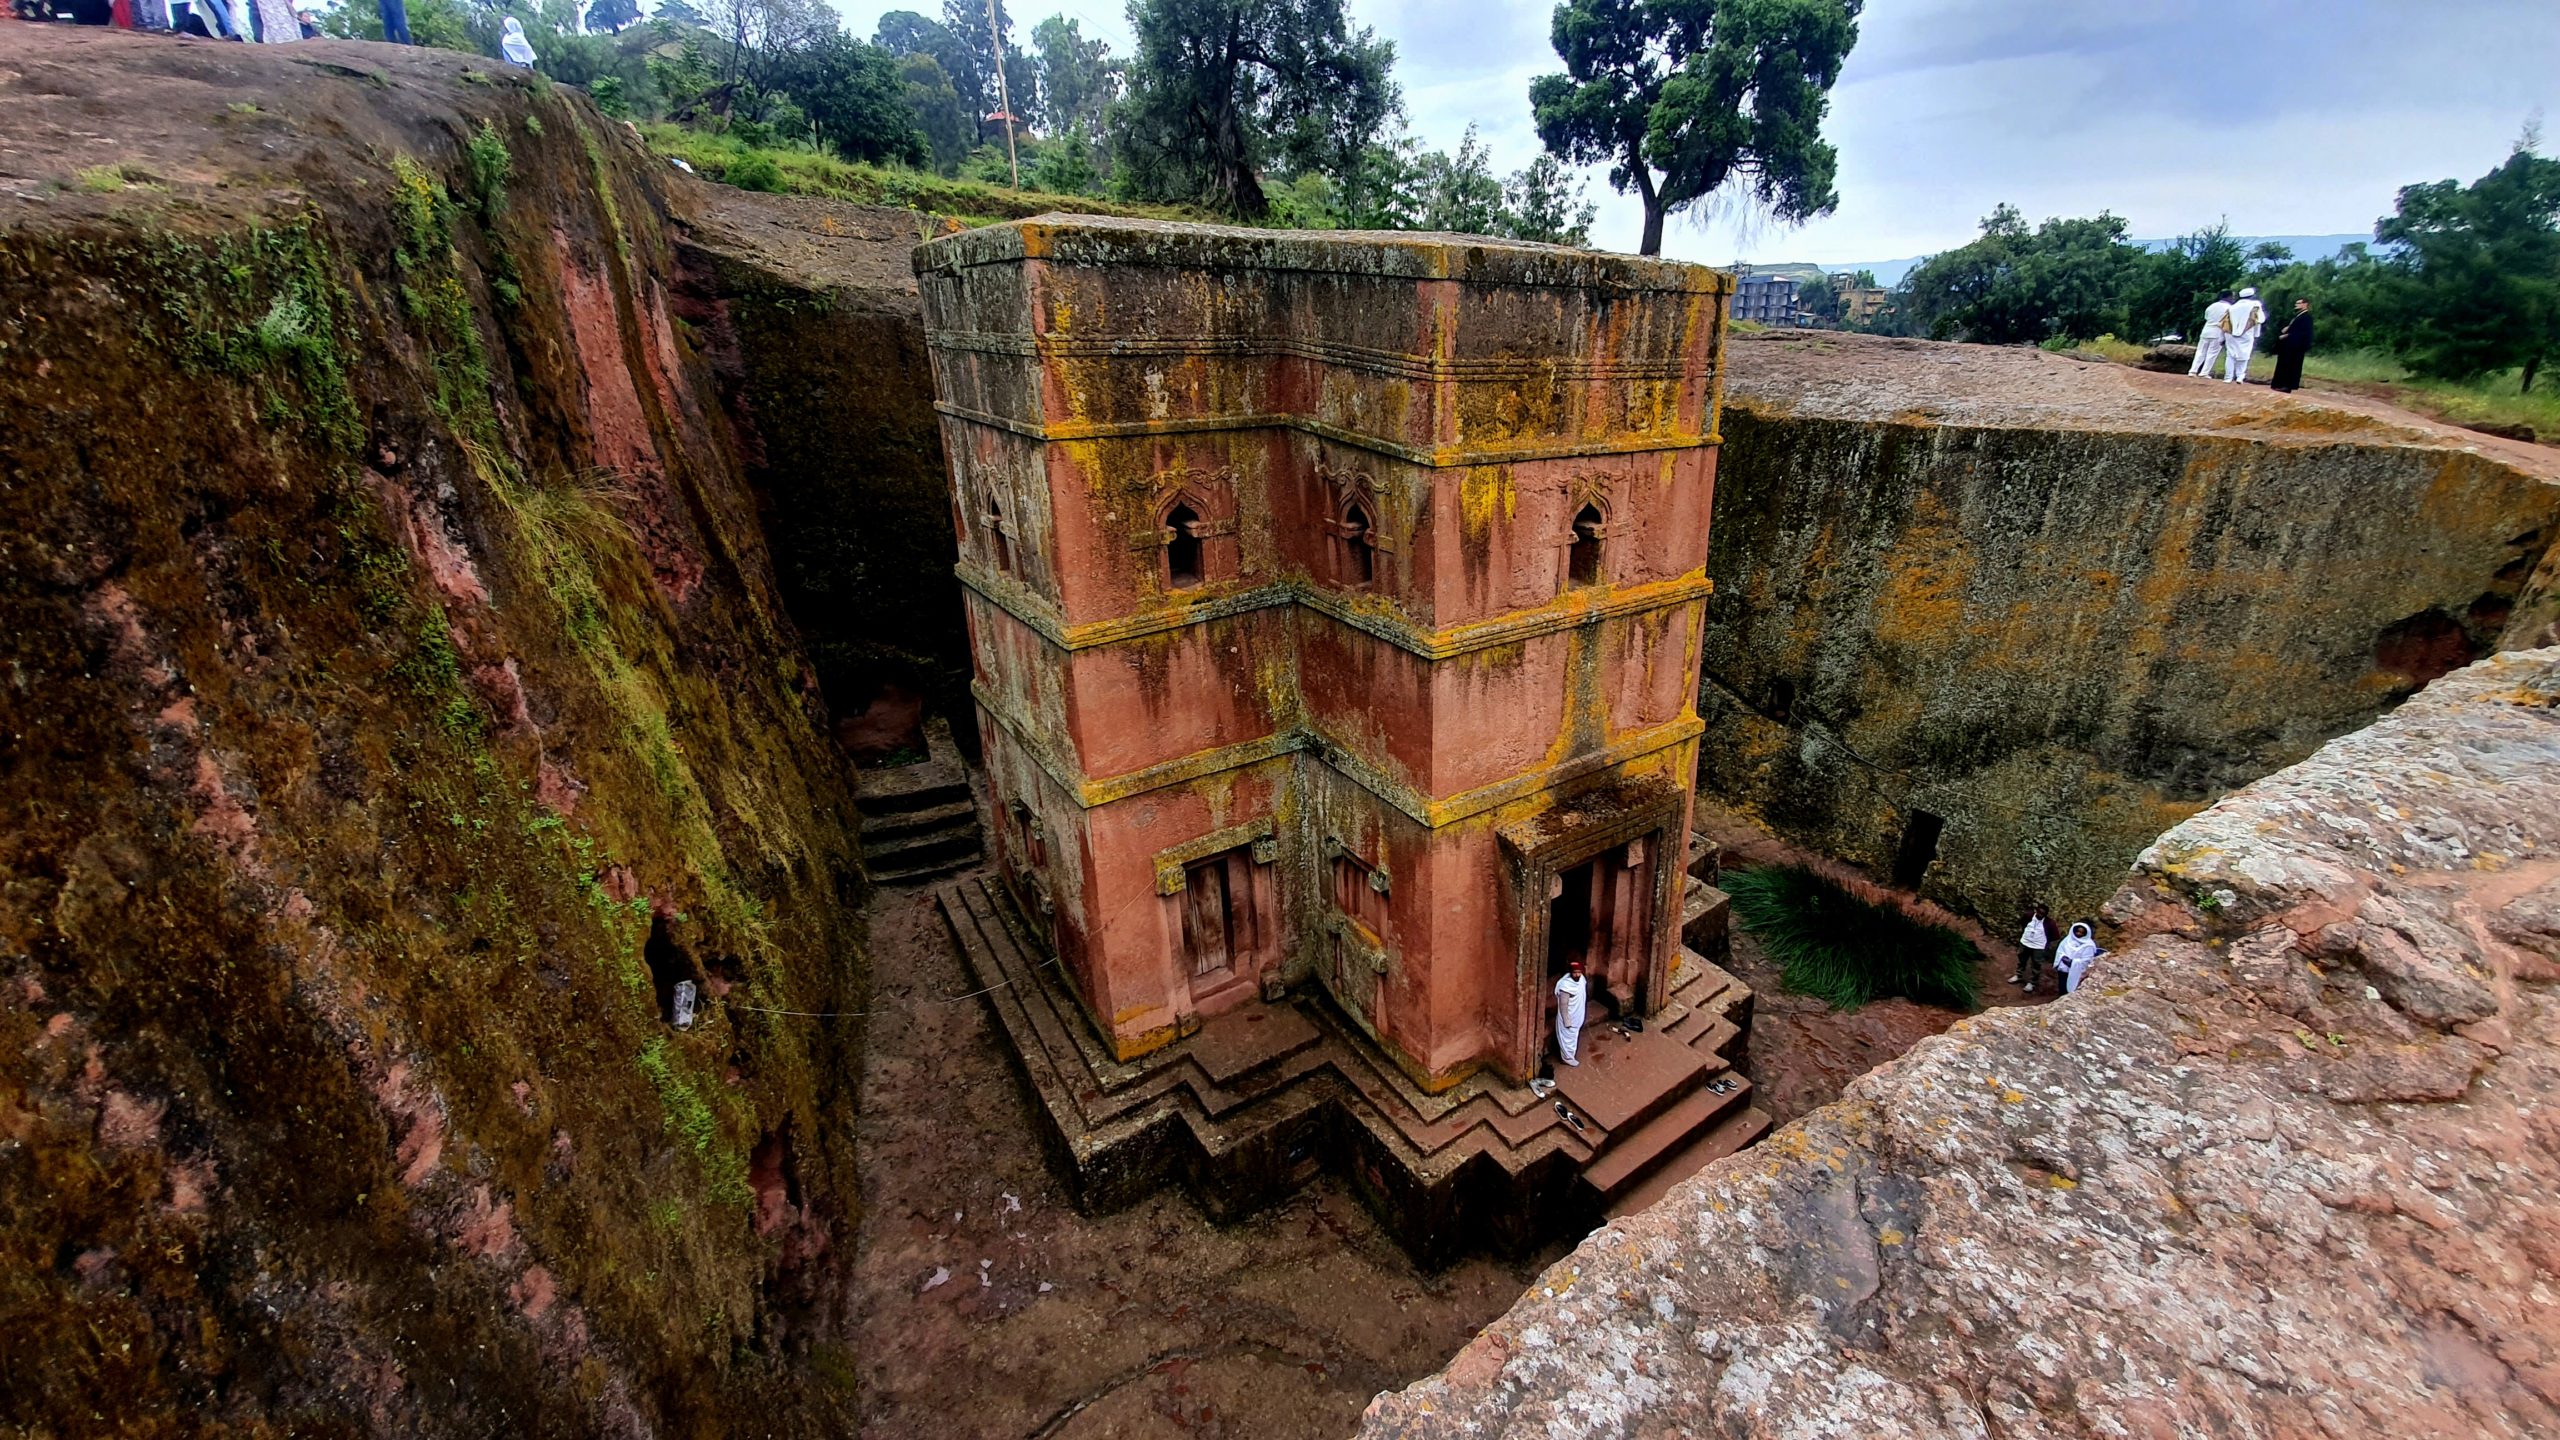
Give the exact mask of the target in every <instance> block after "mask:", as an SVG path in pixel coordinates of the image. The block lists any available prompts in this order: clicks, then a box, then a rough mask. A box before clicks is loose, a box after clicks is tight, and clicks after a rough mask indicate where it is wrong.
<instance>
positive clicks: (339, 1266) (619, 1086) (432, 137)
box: [0, 26, 862, 1435]
mask: <svg viewBox="0 0 2560 1440" xmlns="http://www.w3.org/2000/svg"><path fill="white" fill-rule="evenodd" d="M18 28H19V29H20V30H21V31H23V32H26V34H25V38H23V39H19V38H13V40H12V44H11V50H10V53H9V54H8V55H7V56H6V57H0V64H5V66H6V67H7V69H8V70H9V71H11V72H13V73H12V74H11V75H10V77H9V80H10V83H9V84H7V85H6V86H0V133H6V134H7V135H9V136H10V137H11V138H10V141H9V144H8V148H7V149H6V150H5V151H0V174H4V175H5V177H6V182H7V183H6V184H5V185H0V675H5V683H0V814H4V815H5V817H6V819H5V824H0V1334H5V1335H6V1336H7V1337H8V1343H7V1347H6V1348H7V1351H8V1361H7V1364H6V1365H5V1366H0V1429H6V1430H10V1431H12V1432H13V1433H15V1432H18V1431H19V1430H20V1429H21V1427H24V1428H25V1429H27V1430H30V1431H32V1432H34V1433H44V1434H64V1435H69V1434H118V1435H148V1434H181V1433H187V1434H194V1433H249V1434H269V1433H273V1434H285V1433H295V1434H304V1433H311V1434H330V1433H398V1434H464V1433H469V1434H492V1433H505V1434H518V1433H538V1434H590V1433H619V1434H649V1433H655V1434H703V1435H708V1434H743V1433H818V1432H820V1431H823V1430H827V1429H831V1428H835V1427H837V1426H839V1425H842V1424H844V1423H846V1421H847V1416H848V1414H849V1410H850V1401H851V1396H850V1394H849V1392H848V1391H847V1390H846V1389H844V1388H842V1386H841V1385H840V1384H839V1383H838V1380H837V1377H840V1376H842V1375H844V1374H846V1373H847V1371H846V1367H844V1366H843V1365H842V1364H841V1363H839V1362H838V1361H837V1360H835V1359H834V1358H833V1357H832V1352H831V1350H830V1343H831V1337H832V1336H834V1335H835V1334H837V1333H839V1326H838V1323H837V1322H838V1320H839V1318H840V1310H841V1307H842V1303H843V1301H842V1296H841V1294H840V1293H839V1281H838V1278H837V1277H838V1275H839V1271H838V1268H837V1261H838V1259H839V1256H840V1255H841V1252H842V1251H843V1250H844V1249H846V1248H847V1247H848V1246H849V1234H850V1231H849V1221H850V1219H851V1215H852V1211H853V1207H854V1206H855V1204H856V1196H855V1185H854V1168H853V1158H852V1153H851V1144H850V1131H851V1117H852V1094H851V1085H852V1081H853V1076H854V1074H855V1060H856V1056H855V1055H854V1053H853V1048H854V1043H855V1037H856V1035H857V1034H858V1031H857V1030H856V1029H855V1028H854V1027H853V1024H852V1023H851V1022H838V1021H831V1020H828V1019H824V1018H814V1017H813V1016H810V1015H803V1014H798V1013H789V1012H838V1011H846V1010H856V1009H859V1008H861V989H862V967H861V962H860V949H859V943H860V940H859V936H858V935H857V934H856V933H855V930H854V919H853V917H854V914H855V911H854V908H853V905H852V904H850V903H848V902H852V901H858V900H859V897H860V890H861V885H862V881H861V876H860V865H859V860H858V857H857V855H856V853H855V849H854V844H853V839H852V833H851V822H850V816H851V801H850V795H849V791H848V787H847V784H846V781H845V779H844V775H843V770H842V767H841V763H840V761H839V760H838V758H837V756H836V755H835V753H834V752H833V751H832V749H831V748H830V747H829V745H828V744H827V742H826V739H825V737H824V735H823V733H822V725H821V720H822V715H821V711H820V707H819V706H818V704H817V701H816V699H815V695H816V691H815V687H814V684H813V682H812V679H811V676H810V674H809V670H808V667H807V666H806V665H805V664H804V663H803V661H802V660H801V658H800V651H799V645H798V642H797V640H796V638H795V635H794V633H793V631H792V629H791V628H790V626H789V623H788V621H787V620H786V618H785V616H784V613H783V609H782V605H781V602H780V600H779V598H778V596H777V587H776V585H775V582H774V579H773V576H772V574H771V566H770V563H769V562H768V560H767V558H766V555H765V551H764V548H763V541H762V538H761V535H760V533H759V530H758V528H757V525H756V521H755V514H754V509H753V503H752V500H751V499H750V497H749V494H748V492H747V489H746V486H745V485H744V483H743V480H742V478H741V469H740V465H739V462H738V459H737V456H736V455H735V453H734V449H733V447H732V445H731V443H730V441H729V438H728V437H729V431H728V427H727V426H726V424H725V423H723V421H722V418H721V415H720V413H719V408H718V400H717V397H716V394H715V392H714V389H713V386H712V384H711V382H710V377H709V373H708V370H707V367H706V366H705V364H704V363H703V362H702V361H701V360H700V359H699V358H698V356H697V354H696V352H695V347H694V342H693V341H692V339H691V338H690V337H689V336H688V334H687V329H686V327H685V326H684V325H682V324H681V323H680V322H678V321H677V320H676V319H675V318H674V316H673V315H672V313H671V311H670V308H669V307H670V302H669V292H670V288H671V286H670V279H669V277H670V274H671V269H672V266H671V258H670V254H669V249H668V244H667V241H666V238H665V236H666V230H665V215H664V210H665V203H666V202H665V200H664V198H663V196H662V195H661V194H660V193H659V188H658V187H659V183H660V182H659V177H660V175H661V174H662V173H663V171H662V169H661V167H660V166H659V165H658V164H657V163H655V162H653V161H651V160H650V159H649V158H648V157H647V156H646V155H645V154H644V153H643V152H641V151H640V149H639V148H638V146H637V144H636V143H635V142H634V141H633V140H631V139H630V138H629V137H628V136H627V134H625V133H624V132H623V131H622V130H621V129H620V127H617V126H613V125H611V124H610V123H608V122H605V121H603V120H602V119H601V118H600V117H599V116H597V115H596V114H595V112H594V111H593V110H592V109H591V108H590V107H589V106H587V105H586V103H585V102H584V100H583V99H582V98H580V97H577V96H576V95H574V94H573V93H572V92H568V91H565V90H560V89H555V88H553V87H550V86H547V85H545V84H542V83H541V82H539V81H537V80H535V79H533V78H532V77H530V76H526V75H523V74H522V73H521V72H508V71H504V70H502V69H500V68H498V67H496V66H493V65H490V64H487V63H485V62H480V61H477V60H472V59H468V58H465V57H458V56H452V55H445V54H440V53H436V52H425V51H416V52H412V51H404V50H394V49H391V48H389V47H381V46H359V45H341V44H309V45H300V46H294V47H288V48H283V49H280V50H274V51H269V50H261V49H260V48H259V47H240V46H215V45H199V44H189V43H183V42H172V41H166V40H151V39H144V38H139V37H131V36H124V35H113V34H104V35H102V34H96V33H90V34H79V35H64V34H60V33H57V32H53V31H50V30H45V29H40V28H38V27H24V26H22V27H18ZM101 115H107V116H113V117H116V118H115V119H114V120H113V121H112V123H110V122H103V121H101V120H99V119H98V118H97V117H99V116H101ZM683 980H691V981H693V982H695V984H696V985H697V986H699V987H701V988H702V989H703V990H704V991H705V992H706V995H707V998H706V999H705V1001H704V1004H703V1013H702V1016H701V1018H700V1019H699V1020H697V1021H696V1023H694V1024H693V1025H692V1026H691V1027H690V1028H689V1029H686V1030H681V1031H679V1030H677V1029H675V1028H673V1027H672V1026H671V1025H670V1024H669V1023H668V1020H667V1018H666V1015H667V1011H668V1008H669V1006H670V1003H671V1001H672V998H673V992H674V990H675V987H676V986H677V984H678V983H679V982H680V981H683Z"/></svg>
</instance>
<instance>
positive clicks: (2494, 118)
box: [836, 0, 2560, 264]
mask: <svg viewBox="0 0 2560 1440" xmlns="http://www.w3.org/2000/svg"><path fill="white" fill-rule="evenodd" d="M836 3H837V5H838V8H839V9H841V10H842V11H843V13H844V15H845V18H846V20H847V23H848V25H849V27H850V28H851V29H853V30H854V31H855V32H856V33H858V34H861V35H864V36H866V37H867V36H868V35H869V34H870V33H871V30H872V27H873V24H874V22H875V21H876V20H877V19H878V17H879V15H880V13H881V12H882V11H885V10H893V9H917V10H923V11H926V12H927V13H939V10H940V6H939V5H938V4H933V3H923V4H919V3H916V0H907V3H906V4H903V5H900V4H874V3H864V0H836ZM1008 4H1009V7H1010V9H1011V11H1012V15H1013V19H1014V23H1015V24H1016V26H1017V27H1019V32H1018V35H1019V39H1020V40H1021V41H1022V42H1024V43H1027V42H1028V39H1029V29H1030V26H1031V24H1032V23H1033V22H1035V21H1037V20H1039V19H1040V18H1041V17H1043V16H1046V15H1048V14H1051V13H1053V12H1054V13H1061V14H1065V15H1069V16H1072V17H1075V18H1077V19H1080V20H1081V21H1082V22H1083V24H1084V30H1085V33H1086V34H1088V35H1099V36H1102V37H1103V38H1105V39H1107V40H1109V41H1110V42H1111V44H1112V48H1113V50H1114V52H1115V53H1122V54H1125V53H1127V51H1128V49H1129V35H1130V32H1129V26H1128V21H1127V20H1126V18H1125V16H1124V15H1123V13H1122V8H1121V6H1120V5H1118V4H1116V3H1113V0H1008ZM1352 10H1353V13H1354V14H1355V16H1356V17H1357V18H1358V20H1359V21H1360V22H1361V23H1363V24H1368V25H1373V26H1375V27H1376V28H1377V30H1378V33H1380V34H1381V35H1384V36H1386V37H1388V38H1390V39H1392V40H1394V41H1395V42H1396V78H1397V79H1398V81H1399V82H1400V83H1401V84H1402V85H1403V87H1404V97H1405V108H1406V110H1407V112H1408V114H1409V116H1410V118H1411V121H1412V124H1413V128H1414V131H1415V132H1416V133H1417V134H1418V135H1419V136H1420V137H1421V138H1422V141H1423V143H1424V144H1425V145H1426V146H1430V147H1434V148H1443V149H1454V148H1456V146H1457V143H1458V138H1459V136H1460V135H1461V134H1462V133H1463V132H1464V131H1465V129H1466V127H1467V125H1468V123H1469V122H1470V121H1472V122H1474V123H1475V124H1476V125H1477V126H1478V128H1479V129H1480V130H1481V132H1482V133H1483V135H1484V137H1485V139H1486V141H1487V142H1488V143H1489V144H1490V145H1491V146H1492V149H1493V157H1494V161H1495V164H1496V165H1497V166H1499V167H1500V168H1502V169H1503V170H1505V171H1509V170H1513V169H1517V168H1518V167H1520V166H1522V165H1525V164H1527V163H1528V162H1529V161H1530V160H1531V159H1532V158H1534V157H1535V156H1536V155H1537V153H1538V137H1537V132H1536V131H1535V129H1534V128H1533V127H1532V126H1531V124H1530V119H1529V101H1528V89H1529V80H1530V78H1531V77H1532V76H1534V75H1537V74H1539V73H1541V72H1544V71H1549V70H1554V69H1557V68H1559V66H1558V62H1557V61H1556V58H1555V53H1554V51H1553V50H1552V49H1551V48H1550V47H1549V46H1548V43H1547V26H1548V17H1549V15H1550V14H1551V13H1552V10H1553V4H1552V0H1352ZM2545 112H2552V113H2555V114H2560V0H1869V3H1868V6H1867V13H1866V15H1865V17H1864V18H1863V19H1862V20H1861V21H1860V23H1859V36H1858V46H1857V49H1856V50H1854V51H1853V52H1851V54H1850V56H1849V62H1848V66H1847V68H1846V70H1845V71H1844V72H1843V73H1842V75H1841V77H1840V84H1839V87H1838V88H1837V89H1836V90H1834V91H1833V92H1832V97H1831V118H1830V120H1829V122H1828V123H1827V125H1826V127H1825V131H1826V133H1827V134H1828V135H1829V136H1830V137H1831V139H1832V141H1833V143H1835V144H1836V145H1838V147H1839V150H1840V196H1841V202H1840V209H1839V211H1838V212H1837V213H1835V214H1833V215H1831V216H1829V217H1827V218H1824V219H1820V220H1816V221H1814V222H1812V223H1811V224H1808V225H1805V226H1803V227H1801V228H1797V229H1787V228H1782V227H1775V226H1771V225H1767V224H1765V223H1760V224H1754V223H1752V222H1751V221H1750V220H1749V218H1748V217H1737V216H1733V215H1730V214H1728V215H1725V216H1722V217H1713V218H1708V217H1701V218H1693V219H1690V220H1687V221H1683V220H1681V219H1678V218H1675V219H1674V221H1673V223H1672V230H1671V232H1670V234H1669V236H1668V238H1667V240H1666V243H1665V249H1666V250H1667V251H1668V252H1669V253H1671V254H1673V255H1678V256H1682V257H1685V258H1688V259H1692V260H1705V261H1712V262H1715V263H1718V264H1725V263H1730V262H1732V261H1734V260H1738V259H1739V260H1753V261H1775V260H1812V261H1817V262H1822V263H1826V264H1837V263H1840V262H1843V261H1853V260H1888V259H1894V258H1898V257H1901V256H1905V255H1914V254H1925V253H1929V252H1932V251H1936V250H1942V249H1945V248H1947V247H1949V246H1952V245H1959V244H1962V243H1963V242H1964V241H1965V240H1967V239H1968V238H1970V237H1971V236H1972V235H1973V233H1974V231H1975V228H1976V224H1977V222H1978V221H1979V220H1980V219H1981V217H1982V216H1984V215H1986V214H1988V213H1989V212H1990V210H1991V208H1992V207H1993V206H1995V205H1997V204H1999V203H2001V202H2002V201H2004V200H2005V201H2008V202H2010V203H2012V204H2015V205H2016V206H2017V207H2018V208H2019V209H2020V210H2022V211H2024V212H2026V214H2027V216H2028V218H2029V219H2031V220H2034V219H2041V218H2044V217H2046V216H2049V215H2086V214H2093V213H2095V212H2097V211H2099V210H2102V209H2110V210H2113V211H2115V213H2117V214H2119V215H2122V216H2124V217H2125V218H2126V220H2127V221H2128V222H2130V224H2131V226H2132V230H2133V233H2134V234H2135V235H2136V236H2165V235H2175V234H2179V233H2182V232H2185V231H2188V230H2192V229H2195V228H2197V227H2199V226H2203V225H2208V224H2211V223H2212V222H2213V221H2214V220H2216V219H2217V218H2222V217H2228V218H2229V220H2230V222H2231V227H2232V229H2234V230H2235V231H2238V232H2240V233H2243V234H2252V235H2325V234H2332V233H2345V232H2361V231H2369V230H2370V229H2371V228H2372V225H2373V221H2374V219H2375V217H2376V216H2379V215H2382V214H2385V213H2387V212H2388V211H2389V210H2390V208H2391V197H2392V194H2393V192H2394V191H2395V190H2396V189H2397V188H2398V187H2399V186H2400V185H2402V184H2405V183H2408V182H2411V181H2416V180H2435V179H2444V178H2448V177H2453V178H2459V179H2463V180H2469V179H2472V178H2475V177H2477V176H2478V175H2480V174H2481V173H2482V172H2484V171H2486V170H2488V169H2489V168H2490V167H2492V166H2493V165H2495V164H2497V162H2498V161H2499V160H2500V159H2502V158H2503V157H2504V156H2505V155H2506V153H2507V151H2508V149H2509V148H2510V146H2512V145H2513V143H2514V141H2515V138H2516V136H2517V134H2518V133H2519V132H2520V131H2521V130H2522V128H2523V126H2524V124H2525V122H2526V121H2527V120H2528V119H2530V118H2534V117H2536V116H2538V115H2540V114H2543V113H2545ZM2553 139H2554V141H2560V133H2555V135H2554V136H2553ZM2552 149H2553V146H2552V145H2551V144H2546V145H2545V147H2544V150H2545V153H2551V151H2552ZM1591 191H1592V196H1593V198H1594V199H1596V200H1598V201H1599V202H1600V207H1601V208H1600V224H1599V226H1598V228H1597V229H1596V231H1595V232H1594V235H1593V240H1594V241H1595V243H1597V244H1600V245H1602V246H1605V247H1608V248H1612V249H1633V248H1634V246H1635V243H1636V237H1637V232H1638V229H1639V228H1640V219H1641V211H1640V210H1639V208H1638V207H1637V205H1636V203H1635V201H1634V199H1633V198H1632V197H1621V196H1618V195H1615V194H1612V193H1611V192H1610V191H1609V189H1608V186H1607V183H1606V180H1605V178H1604V177H1603V176H1602V175H1601V174H1600V173H1598V172H1594V173H1593V175H1592V179H1591Z"/></svg>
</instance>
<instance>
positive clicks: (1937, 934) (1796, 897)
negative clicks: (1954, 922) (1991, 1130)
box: [1723, 865, 1981, 1010]
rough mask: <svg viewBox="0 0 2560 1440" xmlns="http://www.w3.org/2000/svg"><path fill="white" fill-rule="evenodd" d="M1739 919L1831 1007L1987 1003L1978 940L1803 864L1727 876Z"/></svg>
mask: <svg viewBox="0 0 2560 1440" xmlns="http://www.w3.org/2000/svg"><path fill="white" fill-rule="evenodd" d="M1723 885H1724V891H1725V893H1726V894H1728V895H1730V896H1732V897H1733V914H1734V918H1735V919H1737V920H1739V921H1741V922H1742V928H1743V929H1745V930H1748V931H1750V932H1751V936H1752V938H1753V939H1755V940H1758V941H1759V942H1760V948H1761V949H1762V950H1764V951H1766V952H1768V955H1769V958H1770V959H1771V960H1774V961H1776V962H1777V965H1778V975H1779V978H1780V980H1782V981H1783V982H1784V983H1785V985H1786V987H1787V988H1788V989H1790V990H1793V991H1795V992H1796V993H1797V994H1800V995H1811V996H1813V997H1814V998H1815V999H1817V1000H1820V1001H1822V1002H1823V1003H1825V1004H1827V1005H1829V1006H1830V1007H1831V1008H1832V1009H1834V1010H1854V1009H1856V1008H1858V1007H1859V1006H1861V1005H1864V1004H1866V1003H1867V1002H1868V1001H1870V1000H1881V999H1884V998H1886V997H1888V996H1894V995H1899V996H1902V997H1903V998H1905V999H1909V1000H1916V1001H1918V1002H1920V1003H1921V1004H1923V1005H1945V1006H1950V1007H1952V1008H1954V1009H1958V1010H1972V1009H1974V1008H1976V1006H1978V1005H1979V1004H1980V998H1981V997H1980V996H1979V995H1978V994H1977V993H1976V992H1975V990H1974V983H1973V966H1974V961H1975V960H1976V959H1977V958H1978V955H1979V952H1977V951H1976V950H1975V949H1974V948H1973V942H1972V941H1970V940H1967V939H1965V938H1964V937H1963V936H1962V935H1959V934H1957V933H1956V932H1955V931H1953V930H1950V929H1948V928H1946V927H1945V926H1943V925H1923V924H1921V923H1920V922H1918V921H1916V920H1913V919H1912V918H1910V917H1909V916H1907V915H1904V914H1903V913H1902V912H1901V911H1899V910H1896V909H1893V908H1892V907H1890V906H1886V905H1878V904H1874V903H1871V902H1869V901H1865V900H1861V899H1859V898H1858V897H1856V896H1854V895H1851V894H1849V893H1848V892H1847V891H1845V890H1843V889H1841V888H1840V887H1839V886H1837V885H1835V884H1833V883H1831V882H1830V881H1829V880H1827V879H1824V878H1823V877H1822V876H1820V875H1817V874H1815V873H1814V872H1813V871H1811V870H1808V869H1806V868H1805V867H1803V866H1801V865H1771V866H1765V867H1763V868H1760V869H1757V870H1744V871H1740V872H1737V873H1735V874H1730V875H1727V876H1726V877H1725V878H1724V881H1723Z"/></svg>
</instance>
